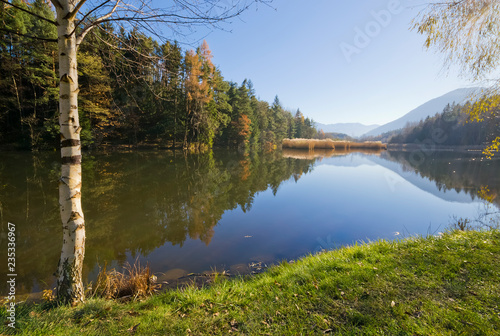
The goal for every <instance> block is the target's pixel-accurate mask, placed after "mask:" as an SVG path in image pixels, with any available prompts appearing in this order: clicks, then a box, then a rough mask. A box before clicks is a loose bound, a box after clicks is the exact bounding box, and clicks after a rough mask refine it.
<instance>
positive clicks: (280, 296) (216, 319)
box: [2, 230, 500, 335]
mask: <svg viewBox="0 0 500 336" xmlns="http://www.w3.org/2000/svg"><path fill="white" fill-rule="evenodd" d="M499 243H500V232H499V231H496V230H494V231H482V232H473V231H466V232H462V231H455V232H452V233H446V234H444V235H442V236H441V237H439V238H438V237H429V238H415V239H408V240H404V241H400V242H387V241H380V242H376V243H370V244H365V245H360V246H352V247H349V248H342V249H339V250H336V251H332V252H325V253H321V254H318V255H315V256H309V257H306V258H303V259H302V260H299V261H296V262H294V263H283V264H281V265H280V266H277V267H273V268H271V269H269V270H268V271H267V272H265V273H263V274H260V275H258V276H255V277H253V278H248V279H246V280H245V279H233V280H223V279H221V280H219V281H216V283H215V284H214V285H213V286H212V287H210V288H205V289H196V288H187V289H184V290H182V291H168V292H166V293H162V294H159V295H156V296H154V297H152V298H149V299H147V300H145V301H143V302H129V303H117V302H115V301H109V300H108V301H106V300H103V299H91V300H88V302H87V303H85V304H84V305H82V306H80V307H77V308H68V307H56V308H50V306H49V304H42V305H30V306H20V307H18V308H17V309H18V310H17V321H16V323H17V329H16V330H17V332H18V333H19V334H23V335H131V334H136V335H227V334H229V333H231V334H241V335H309V334H319V335H322V334H337V333H339V334H345V335H358V334H362V335H459V334H463V335H498V334H499V331H500V315H499V314H500V281H499V279H500V244H499ZM4 318H5V310H2V319H4ZM2 328H3V329H2V333H4V334H7V333H11V332H12V330H10V329H9V328H8V327H6V326H5V325H2Z"/></svg>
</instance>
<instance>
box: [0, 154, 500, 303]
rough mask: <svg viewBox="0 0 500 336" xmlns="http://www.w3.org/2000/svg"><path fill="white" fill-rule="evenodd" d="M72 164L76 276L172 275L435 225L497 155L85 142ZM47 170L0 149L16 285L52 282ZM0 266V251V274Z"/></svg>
mask: <svg viewBox="0 0 500 336" xmlns="http://www.w3.org/2000/svg"><path fill="white" fill-rule="evenodd" d="M322 156H324V157H322ZM83 165H84V166H83V171H84V176H83V178H84V188H83V206H84V212H85V218H86V223H87V225H86V228H87V240H86V243H87V244H86V256H85V269H84V273H85V277H86V280H87V281H91V280H93V279H95V277H96V274H97V272H98V270H99V265H101V266H103V265H105V264H107V265H108V268H109V267H121V266H123V265H124V264H125V263H126V262H131V263H133V262H134V261H135V260H136V259H137V258H138V259H139V260H140V261H141V263H142V264H146V263H149V265H150V267H151V269H152V271H153V272H155V273H158V274H157V275H158V278H159V279H160V281H169V282H172V281H175V279H177V278H179V277H182V276H186V275H187V274H188V273H202V272H204V271H210V270H212V269H217V270H219V271H220V270H229V271H231V273H233V274H235V273H238V272H241V273H245V272H250V271H252V268H251V267H248V265H249V264H252V263H258V262H262V263H264V264H270V263H275V262H279V261H280V260H284V259H286V260H291V259H296V258H299V257H301V256H304V255H306V254H308V253H311V252H315V251H319V250H322V249H331V248H336V247H339V246H342V245H347V244H353V243H355V242H358V241H365V242H366V241H369V240H376V239H380V238H383V239H399V238H402V237H408V236H412V235H416V234H421V235H426V234H437V233H438V232H440V231H444V230H445V229H446V228H447V227H448V225H449V224H450V222H451V221H452V217H453V216H456V217H458V218H459V217H463V218H465V217H469V218H475V217H477V216H478V214H479V213H480V212H481V211H482V209H483V206H484V202H483V201H482V200H481V199H480V198H479V197H478V196H477V195H478V191H479V190H480V187H481V186H485V185H487V186H488V187H489V189H490V191H491V192H492V193H493V194H495V195H498V194H499V192H500V174H499V172H500V160H498V159H494V160H486V159H482V157H481V154H480V153H477V152H476V153H475V154H473V153H463V152H462V153H454V152H433V153H418V155H417V154H415V153H413V154H412V153H407V152H382V153H336V154H334V155H332V153H315V154H314V155H310V154H305V153H304V152H300V151H284V152H276V153H272V154H250V155H248V156H245V155H242V154H241V153H237V152H230V153H227V152H222V151H221V152H218V151H216V152H214V153H210V154H193V155H187V156H184V155H183V154H182V153H173V152H134V153H112V154H87V155H86V156H85V157H84V164H83ZM58 176H59V157H58V154H57V153H38V154H32V153H17V152H7V153H0V220H1V223H2V227H1V231H0V234H1V236H0V241H1V242H0V249H1V251H2V255H4V256H5V253H4V251H6V250H7V240H6V237H7V234H6V233H7V222H12V223H15V224H16V235H17V251H16V259H17V260H16V261H17V263H16V271H17V293H18V294H21V293H30V292H39V291H41V290H42V289H47V288H50V287H51V286H53V284H54V278H53V275H52V274H53V273H54V271H55V269H56V267H57V262H58V259H59V253H60V249H61V240H62V232H61V224H60V223H59V209H58V200H57V197H58V190H57V188H58V182H57V181H58ZM499 201H500V197H497V198H496V199H495V201H494V203H493V205H492V207H493V208H494V209H496V210H498V207H499V206H500V203H499ZM6 267H7V262H6V258H4V261H3V262H2V263H1V264H0V272H1V273H2V274H4V275H5V274H7V269H6ZM5 283H6V282H5V281H2V285H1V286H2V287H0V290H1V291H2V292H1V294H2V295H4V294H5V293H6V286H5Z"/></svg>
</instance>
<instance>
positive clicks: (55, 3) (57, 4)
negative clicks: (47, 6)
mask: <svg viewBox="0 0 500 336" xmlns="http://www.w3.org/2000/svg"><path fill="white" fill-rule="evenodd" d="M50 2H51V3H52V4H53V5H54V7H56V8H59V9H63V6H62V5H61V3H60V2H59V1H58V0H50Z"/></svg>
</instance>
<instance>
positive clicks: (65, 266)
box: [53, 0, 85, 305]
mask: <svg viewBox="0 0 500 336" xmlns="http://www.w3.org/2000/svg"><path fill="white" fill-rule="evenodd" d="M53 3H55V7H56V11H57V23H58V27H57V31H58V52H59V79H60V83H59V125H60V127H61V131H60V132H61V160H62V161H61V179H60V181H59V206H60V212H61V220H62V226H63V246H62V250H61V258H60V259H59V266H58V270H57V274H56V275H57V296H58V299H59V300H60V301H63V302H66V303H70V304H71V305H76V304H78V303H80V302H83V301H84V299H85V296H84V294H85V293H84V288H83V283H82V268H83V257H84V254H85V221H84V217H83V211H82V205H81V187H82V165H81V162H82V161H81V160H82V156H81V146H80V130H81V128H80V122H79V120H78V73H77V58H76V57H77V44H76V34H75V15H74V14H75V11H74V9H75V3H76V0H63V1H55V2H53Z"/></svg>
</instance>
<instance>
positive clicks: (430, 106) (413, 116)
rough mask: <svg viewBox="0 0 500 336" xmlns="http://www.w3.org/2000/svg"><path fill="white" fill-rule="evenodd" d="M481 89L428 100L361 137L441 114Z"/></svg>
mask: <svg viewBox="0 0 500 336" xmlns="http://www.w3.org/2000/svg"><path fill="white" fill-rule="evenodd" d="M481 89H482V88H463V89H457V90H454V91H451V92H448V93H447V94H445V95H442V96H441V97H438V98H435V99H432V100H429V101H428V102H427V103H425V104H422V105H420V106H419V107H417V108H416V109H414V110H412V111H410V112H408V113H407V114H405V115H404V116H402V117H401V118H399V119H396V120H394V121H391V122H390V123H387V124H385V125H382V126H380V127H377V128H375V129H373V130H370V131H368V132H366V133H365V134H363V136H377V135H380V134H382V133H386V132H389V131H393V130H397V129H400V128H403V127H405V126H406V124H407V123H409V122H419V121H420V120H422V119H425V118H427V117H429V116H434V115H435V114H436V113H441V112H443V109H444V108H445V107H446V105H447V104H452V103H456V104H462V103H465V102H466V101H467V100H469V99H470V96H471V95H472V94H473V93H475V92H477V91H479V90H481Z"/></svg>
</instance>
